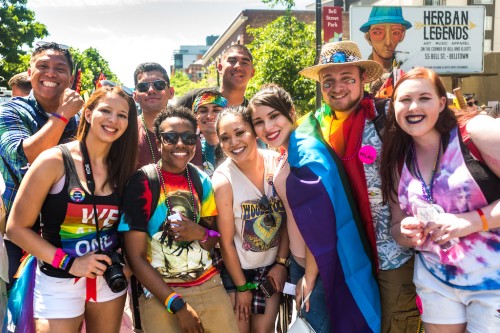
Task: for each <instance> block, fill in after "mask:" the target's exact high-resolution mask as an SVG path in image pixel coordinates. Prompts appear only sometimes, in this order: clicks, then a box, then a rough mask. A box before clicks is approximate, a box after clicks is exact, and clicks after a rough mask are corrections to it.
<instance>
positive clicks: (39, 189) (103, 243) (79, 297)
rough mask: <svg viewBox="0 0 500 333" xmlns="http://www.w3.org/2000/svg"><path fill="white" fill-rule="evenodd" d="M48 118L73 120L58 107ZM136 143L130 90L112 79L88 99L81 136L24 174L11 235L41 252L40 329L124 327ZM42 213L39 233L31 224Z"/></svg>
mask: <svg viewBox="0 0 500 333" xmlns="http://www.w3.org/2000/svg"><path fill="white" fill-rule="evenodd" d="M49 121H52V122H56V123H57V122H62V123H65V122H66V121H67V120H66V118H64V114H61V115H59V114H52V117H50V119H49ZM137 143H138V139H137V109H136V106H135V103H134V100H133V98H132V94H131V92H130V90H128V89H127V88H125V87H120V86H117V85H116V84H114V83H112V82H107V83H105V86H103V87H102V88H100V89H98V90H97V91H96V92H94V93H93V94H92V96H91V97H90V99H89V100H88V101H87V103H86V104H85V106H84V108H83V111H82V118H81V120H80V126H79V129H78V134H77V140H76V141H73V142H70V143H68V144H65V145H60V146H58V147H56V148H51V149H48V150H46V151H45V152H43V153H41V154H40V156H39V157H38V158H37V159H36V160H35V161H34V162H33V164H32V165H31V167H30V169H29V170H28V172H27V173H26V176H25V177H24V179H23V181H22V184H21V187H20V189H19V192H18V194H17V197H16V199H15V201H14V204H13V207H12V211H11V214H10V216H9V220H8V227H7V235H8V237H9V239H11V240H12V241H13V242H14V243H16V244H17V245H18V246H20V247H21V248H22V249H23V250H25V251H26V252H28V253H30V254H31V255H33V256H34V257H36V259H37V267H36V273H35V283H34V296H33V303H34V304H33V310H34V318H35V319H34V326H35V328H36V331H37V332H49V331H50V332H65V333H66V332H75V333H76V332H79V331H80V327H81V325H82V322H83V319H85V322H86V327H87V331H88V332H119V329H120V324H121V319H122V314H123V309H124V304H125V292H126V278H125V277H124V275H123V269H122V265H121V263H120V260H119V259H120V258H119V256H117V255H116V251H117V250H118V249H119V246H120V243H119V241H120V238H119V235H118V233H117V230H116V225H117V224H116V223H117V222H118V220H119V215H120V211H119V204H120V197H121V194H122V192H123V188H124V186H125V182H126V181H127V179H128V178H129V177H130V176H131V175H132V173H133V171H134V167H135V165H136V155H137ZM89 185H90V186H89ZM92 185H94V186H92ZM39 214H40V222H41V236H40V235H39V234H38V233H36V232H35V231H33V229H32V227H33V225H34V224H35V222H36V220H37V218H38V216H39ZM94 217H97V218H96V219H95V218H94ZM96 220H97V221H98V223H97V224H96V223H95V221H96ZM96 225H97V226H96ZM99 243H100V246H98V244H99ZM98 249H100V250H102V251H103V253H102V254H98V253H96V250H98ZM111 275H114V276H111ZM108 283H109V285H108ZM14 288H15V287H14ZM29 320H30V319H29V318H21V319H20V321H24V323H26V322H29ZM28 326H31V324H28ZM29 329H30V331H31V327H30V328H29Z"/></svg>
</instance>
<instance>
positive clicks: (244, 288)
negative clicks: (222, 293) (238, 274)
mask: <svg viewBox="0 0 500 333" xmlns="http://www.w3.org/2000/svg"><path fill="white" fill-rule="evenodd" d="M258 287H259V284H258V283H252V282H247V283H245V284H244V285H242V286H236V290H237V291H239V292H244V291H247V290H253V289H257V288H258Z"/></svg>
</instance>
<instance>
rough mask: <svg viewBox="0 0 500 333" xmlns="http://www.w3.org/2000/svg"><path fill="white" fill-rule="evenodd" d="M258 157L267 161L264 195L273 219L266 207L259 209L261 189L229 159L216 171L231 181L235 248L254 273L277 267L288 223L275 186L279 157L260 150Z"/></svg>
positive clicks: (245, 264) (244, 263)
mask: <svg viewBox="0 0 500 333" xmlns="http://www.w3.org/2000/svg"><path fill="white" fill-rule="evenodd" d="M259 153H260V154H261V155H262V157H263V158H264V193H265V195H266V196H267V198H268V199H269V203H270V205H269V214H272V216H273V217H274V219H273V218H270V217H269V214H267V213H266V211H265V210H266V209H267V207H263V206H262V205H259V199H260V198H261V197H262V194H261V193H260V191H259V189H258V188H257V187H256V186H255V185H254V184H253V183H252V182H251V181H250V180H249V179H248V178H247V176H246V175H245V174H244V173H243V172H242V171H241V170H240V169H239V168H238V166H237V165H236V164H235V163H234V162H233V161H232V160H231V159H230V158H228V159H226V160H225V161H224V162H223V163H222V164H221V165H220V166H219V167H218V168H217V170H216V171H215V172H216V173H220V174H222V175H224V176H225V177H226V178H227V179H228V181H229V183H230V184H231V187H232V190H233V213H234V223H235V230H234V245H235V247H236V252H237V253H238V258H239V260H240V264H241V268H243V269H254V268H259V267H264V266H268V265H271V264H273V263H274V261H275V260H276V255H277V254H278V246H279V240H280V238H281V231H282V230H283V226H284V225H285V223H286V214H285V209H284V207H283V203H282V202H281V200H280V199H279V197H278V196H277V194H276V193H275V191H274V190H273V186H272V179H273V176H274V170H275V169H276V164H277V159H278V156H279V155H278V153H277V152H274V151H271V150H260V149H259ZM262 208H264V210H263V209H262ZM266 214H267V215H268V216H267V217H266ZM274 222H275V225H273V224H274Z"/></svg>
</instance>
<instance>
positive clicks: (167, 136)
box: [160, 132, 197, 146]
mask: <svg viewBox="0 0 500 333" xmlns="http://www.w3.org/2000/svg"><path fill="white" fill-rule="evenodd" d="M160 135H161V137H162V139H163V141H164V142H166V143H168V144H169V145H175V144H177V142H179V138H181V140H182V143H183V144H185V145H187V146H193V145H195V144H196V139H197V137H196V134H195V133H191V132H184V133H177V132H161V133H160Z"/></svg>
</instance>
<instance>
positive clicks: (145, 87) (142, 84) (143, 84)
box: [136, 80, 168, 93]
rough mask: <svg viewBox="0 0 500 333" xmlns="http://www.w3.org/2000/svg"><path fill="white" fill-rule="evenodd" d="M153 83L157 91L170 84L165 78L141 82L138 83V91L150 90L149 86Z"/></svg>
mask: <svg viewBox="0 0 500 333" xmlns="http://www.w3.org/2000/svg"><path fill="white" fill-rule="evenodd" d="M151 85H153V88H154V89H155V90H156V91H162V90H165V89H166V88H167V86H168V84H167V82H165V81H163V80H155V81H153V82H139V83H137V86H136V89H137V91H138V92H141V93H143V92H147V91H148V90H149V87H151Z"/></svg>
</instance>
